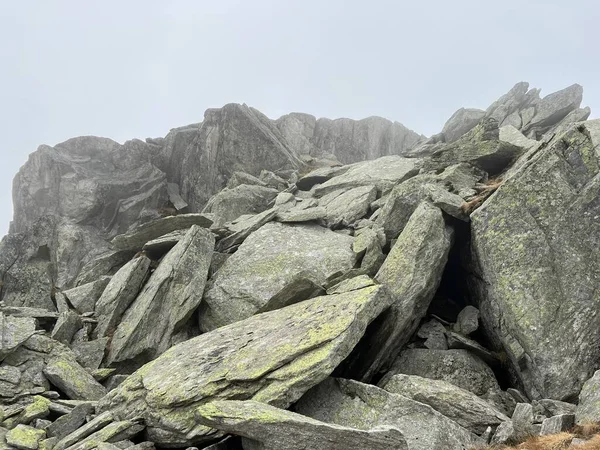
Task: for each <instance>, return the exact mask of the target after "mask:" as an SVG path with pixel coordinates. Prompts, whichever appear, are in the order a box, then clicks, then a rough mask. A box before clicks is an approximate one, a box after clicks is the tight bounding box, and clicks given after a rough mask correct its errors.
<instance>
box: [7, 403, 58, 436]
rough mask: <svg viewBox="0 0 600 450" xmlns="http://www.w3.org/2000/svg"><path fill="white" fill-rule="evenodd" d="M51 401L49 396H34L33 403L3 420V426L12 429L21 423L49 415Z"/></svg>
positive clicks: (24, 423) (25, 423) (27, 422)
mask: <svg viewBox="0 0 600 450" xmlns="http://www.w3.org/2000/svg"><path fill="white" fill-rule="evenodd" d="M50 403H51V402H50V400H48V399H47V398H44V397H41V396H39V395H35V396H33V398H32V402H31V403H29V404H28V405H27V406H25V408H24V409H23V410H22V411H21V412H19V413H18V414H16V415H14V416H11V417H9V418H8V419H6V420H5V421H4V422H3V426H5V427H7V428H9V429H10V428H14V427H15V426H17V425H19V424H23V425H27V424H29V423H30V422H33V421H34V420H35V419H42V418H45V417H48V415H49V414H50V409H49V407H50Z"/></svg>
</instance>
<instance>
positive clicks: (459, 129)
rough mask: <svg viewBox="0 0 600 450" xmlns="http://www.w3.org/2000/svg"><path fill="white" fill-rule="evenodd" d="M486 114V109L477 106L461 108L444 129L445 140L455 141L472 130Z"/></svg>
mask: <svg viewBox="0 0 600 450" xmlns="http://www.w3.org/2000/svg"><path fill="white" fill-rule="evenodd" d="M484 116H485V111H482V110H481V109H475V108H460V109H459V110H457V111H456V112H455V113H454V114H452V116H451V117H450V118H449V119H448V121H447V122H446V123H445V124H444V128H443V129H442V134H443V135H444V142H448V143H451V142H454V141H456V140H457V139H459V138H460V137H461V136H462V135H464V134H465V133H467V132H469V131H471V129H473V127H474V126H475V125H477V124H478V123H479V121H480V120H481V119H483V117H484Z"/></svg>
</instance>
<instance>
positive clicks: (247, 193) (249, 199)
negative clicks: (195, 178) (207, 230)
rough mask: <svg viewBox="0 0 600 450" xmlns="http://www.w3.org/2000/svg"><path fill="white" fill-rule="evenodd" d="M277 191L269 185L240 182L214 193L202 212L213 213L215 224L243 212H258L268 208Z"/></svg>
mask: <svg viewBox="0 0 600 450" xmlns="http://www.w3.org/2000/svg"><path fill="white" fill-rule="evenodd" d="M278 193H279V191H277V190H276V189H273V188H270V187H264V186H256V185H248V184H242V185H239V186H236V187H234V188H229V189H223V190H222V191H220V192H219V193H217V194H215V195H214V196H213V197H211V198H210V200H209V201H208V203H207V204H206V206H205V207H204V209H203V210H202V212H204V213H212V214H214V215H215V222H216V224H223V223H225V222H231V221H232V220H235V219H237V218H238V217H240V216H241V215H244V214H258V213H260V212H263V211H265V210H267V209H269V206H270V204H271V203H272V202H273V199H274V198H275V197H276V196H277V194H278Z"/></svg>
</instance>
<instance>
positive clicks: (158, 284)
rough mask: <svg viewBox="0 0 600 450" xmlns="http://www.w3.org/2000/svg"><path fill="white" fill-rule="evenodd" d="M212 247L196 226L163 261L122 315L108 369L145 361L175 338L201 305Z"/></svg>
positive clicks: (210, 239)
mask: <svg viewBox="0 0 600 450" xmlns="http://www.w3.org/2000/svg"><path fill="white" fill-rule="evenodd" d="M214 246H215V238H214V236H213V235H212V233H211V232H210V231H208V230H207V229H205V228H200V227H198V226H196V225H194V226H192V227H191V228H190V230H189V231H188V233H187V234H186V236H185V237H184V238H183V239H182V240H181V241H179V243H177V245H176V246H175V247H173V249H171V251H170V252H169V253H168V254H167V255H166V256H165V257H164V258H163V259H162V261H161V262H160V264H159V266H158V268H157V269H156V270H155V271H154V273H153V274H152V275H151V277H150V278H149V280H148V282H147V283H146V285H145V286H144V288H143V289H142V291H141V292H140V294H139V295H138V297H137V298H136V299H135V300H134V301H133V303H132V304H131V306H130V307H129V309H128V310H127V311H126V312H125V314H124V315H123V318H122V319H121V322H120V323H119V325H118V327H117V329H116V331H115V333H114V335H113V337H112V340H111V345H110V351H109V353H108V356H107V363H108V364H111V363H116V362H121V361H126V360H133V359H135V358H141V359H142V360H146V361H147V360H149V359H151V358H152V357H156V356H158V355H160V354H161V353H162V352H164V351H165V350H166V349H167V348H169V347H170V346H171V339H172V337H173V335H174V334H175V333H177V332H178V331H179V330H180V328H181V327H182V325H183V324H184V323H185V322H186V321H187V320H188V319H189V318H190V317H191V315H192V314H193V313H194V311H195V310H196V308H197V307H198V305H199V304H200V302H201V300H202V294H203V292H204V286H205V284H206V277H207V275H208V269H209V267H210V260H211V258H212V254H213V250H214ZM144 362H145V361H144Z"/></svg>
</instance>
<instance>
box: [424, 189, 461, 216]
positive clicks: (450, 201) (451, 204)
mask: <svg viewBox="0 0 600 450" xmlns="http://www.w3.org/2000/svg"><path fill="white" fill-rule="evenodd" d="M425 189H426V191H427V193H428V194H429V199H430V200H431V203H433V206H437V207H438V208H440V209H441V210H442V211H444V212H445V213H446V214H448V215H449V216H452V217H454V218H456V219H459V220H463V221H465V222H468V221H469V216H468V215H467V214H465V212H464V210H463V203H464V200H463V198H462V197H461V196H459V195H457V194H453V193H451V192H448V191H447V190H446V189H444V188H442V187H441V186H439V185H437V184H428V185H427V186H426V187H425Z"/></svg>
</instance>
